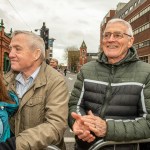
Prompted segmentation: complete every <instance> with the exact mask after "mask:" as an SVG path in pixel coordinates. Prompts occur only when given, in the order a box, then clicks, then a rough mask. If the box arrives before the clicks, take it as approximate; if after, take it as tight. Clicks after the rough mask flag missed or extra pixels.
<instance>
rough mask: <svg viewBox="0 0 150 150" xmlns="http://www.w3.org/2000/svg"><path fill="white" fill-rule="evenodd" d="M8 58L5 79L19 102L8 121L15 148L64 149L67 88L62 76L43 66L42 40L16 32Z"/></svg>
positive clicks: (25, 32)
mask: <svg viewBox="0 0 150 150" xmlns="http://www.w3.org/2000/svg"><path fill="white" fill-rule="evenodd" d="M9 58H10V62H11V71H10V72H9V73H8V74H7V75H6V76H5V79H6V81H7V83H8V89H9V90H11V91H14V92H15V93H16V94H17V95H18V97H19V99H20V104H19V109H18V111H17V113H16V114H15V116H14V117H13V118H12V119H11V121H10V122H11V130H12V132H13V133H14V135H15V136H16V149H17V150H29V149H30V150H42V149H45V148H46V147H47V146H48V145H51V144H53V145H57V146H58V147H59V148H60V149H65V145H64V142H63V135H64V131H65V129H66V127H67V113H68V96H69V95H68V88H67V85H66V82H65V80H64V78H63V77H62V75H61V74H60V73H58V72H57V71H56V70H55V69H53V68H51V67H50V66H49V65H47V64H46V63H45V61H44V59H45V44H44V41H43V39H42V38H41V37H39V36H38V35H36V34H34V33H32V32H28V31H15V32H14V33H13V35H12V40H11V43H10V53H9Z"/></svg>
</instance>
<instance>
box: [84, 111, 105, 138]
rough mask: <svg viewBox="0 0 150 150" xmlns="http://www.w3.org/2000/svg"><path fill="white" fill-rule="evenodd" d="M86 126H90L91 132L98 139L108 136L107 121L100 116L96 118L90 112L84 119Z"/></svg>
mask: <svg viewBox="0 0 150 150" xmlns="http://www.w3.org/2000/svg"><path fill="white" fill-rule="evenodd" d="M82 120H83V122H84V125H85V126H88V127H89V129H90V131H92V132H94V133H95V135H96V136H98V137H104V136H105V135H106V129H107V125H106V121H104V120H103V119H101V118H100V117H98V116H94V114H93V113H92V111H89V112H88V115H86V116H83V118H82Z"/></svg>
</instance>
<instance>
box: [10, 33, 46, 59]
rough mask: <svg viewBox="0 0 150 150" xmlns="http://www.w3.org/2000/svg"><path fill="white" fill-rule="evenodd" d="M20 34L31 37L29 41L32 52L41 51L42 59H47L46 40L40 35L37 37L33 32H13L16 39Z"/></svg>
mask: <svg viewBox="0 0 150 150" xmlns="http://www.w3.org/2000/svg"><path fill="white" fill-rule="evenodd" d="M18 34H24V35H27V36H29V39H28V40H29V45H30V48H31V49H32V50H35V49H40V50H41V56H40V58H41V59H42V60H44V59H45V43H44V40H43V39H42V38H41V37H40V36H39V35H37V34H35V33H33V32H30V31H22V30H16V31H14V32H13V34H12V38H13V37H15V36H16V35H18Z"/></svg>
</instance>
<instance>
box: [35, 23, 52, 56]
mask: <svg viewBox="0 0 150 150" xmlns="http://www.w3.org/2000/svg"><path fill="white" fill-rule="evenodd" d="M38 30H39V31H40V36H41V37H42V38H43V40H44V43H45V59H49V28H47V27H46V25H45V22H43V26H42V27H41V29H35V31H36V32H37V31H38Z"/></svg>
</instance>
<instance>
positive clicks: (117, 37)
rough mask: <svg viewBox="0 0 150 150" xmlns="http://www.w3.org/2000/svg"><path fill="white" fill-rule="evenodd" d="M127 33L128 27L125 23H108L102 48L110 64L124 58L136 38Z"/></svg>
mask: <svg viewBox="0 0 150 150" xmlns="http://www.w3.org/2000/svg"><path fill="white" fill-rule="evenodd" d="M127 34H128V33H127V27H126V26H124V25H123V24H121V23H119V22H116V23H109V24H107V26H106V28H105V31H104V35H105V36H103V40H102V48H103V51H104V53H105V55H106V56H107V58H108V61H109V63H110V64H114V63H116V62H119V61H120V60H122V59H123V58H124V57H125V56H126V54H127V51H128V49H129V48H130V47H131V46H132V44H133V41H134V38H133V37H130V36H128V35H127ZM107 35H108V36H107ZM121 35H122V37H121Z"/></svg>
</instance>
